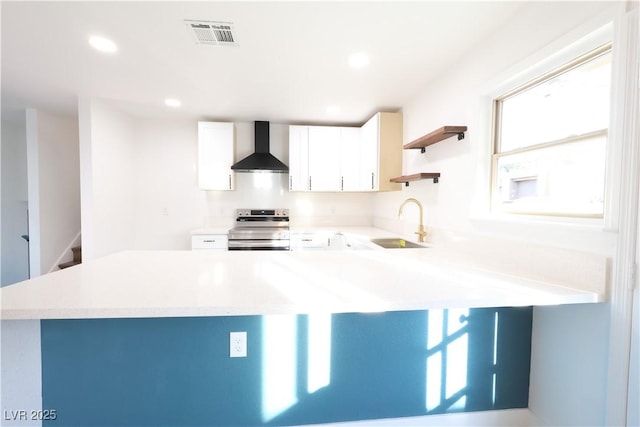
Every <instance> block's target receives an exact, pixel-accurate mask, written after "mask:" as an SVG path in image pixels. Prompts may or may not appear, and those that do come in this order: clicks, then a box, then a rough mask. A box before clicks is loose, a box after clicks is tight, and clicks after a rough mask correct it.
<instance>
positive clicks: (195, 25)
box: [184, 19, 238, 46]
mask: <svg viewBox="0 0 640 427" xmlns="http://www.w3.org/2000/svg"><path fill="white" fill-rule="evenodd" d="M184 22H185V24H187V27H188V28H190V29H191V31H192V33H193V35H194V37H195V40H196V43H198V44H210V45H215V46H238V42H237V39H236V35H235V33H234V28H233V22H216V21H190V20H188V19H185V21H184Z"/></svg>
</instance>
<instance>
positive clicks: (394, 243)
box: [371, 237, 426, 249]
mask: <svg viewBox="0 0 640 427" xmlns="http://www.w3.org/2000/svg"><path fill="white" fill-rule="evenodd" d="M371 242H372V243H375V244H376V245H378V246H382V247H383V248H385V249H416V248H422V249H426V246H424V245H420V244H418V243H414V242H410V241H409V240H405V239H401V238H400V237H390V238H383V239H371Z"/></svg>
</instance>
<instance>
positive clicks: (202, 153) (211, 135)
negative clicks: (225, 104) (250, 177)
mask: <svg viewBox="0 0 640 427" xmlns="http://www.w3.org/2000/svg"><path fill="white" fill-rule="evenodd" d="M233 142H234V127H233V123H219V122H198V186H199V187H200V189H201V190H233V188H234V179H233V178H234V174H233V171H232V170H231V165H232V164H233Z"/></svg>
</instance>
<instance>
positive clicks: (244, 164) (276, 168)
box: [231, 121, 289, 173]
mask: <svg viewBox="0 0 640 427" xmlns="http://www.w3.org/2000/svg"><path fill="white" fill-rule="evenodd" d="M254 137H255V138H254V146H255V152H254V153H253V154H251V155H249V156H247V157H245V158H244V159H242V160H240V161H239V162H237V163H235V164H234V165H232V166H231V169H233V170H235V171H236V172H281V173H284V172H288V171H289V167H288V166H287V165H285V164H284V163H282V162H281V161H280V160H278V159H277V158H276V157H275V156H274V155H273V154H271V153H270V152H269V122H261V121H257V122H254Z"/></svg>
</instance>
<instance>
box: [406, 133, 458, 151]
mask: <svg viewBox="0 0 640 427" xmlns="http://www.w3.org/2000/svg"><path fill="white" fill-rule="evenodd" d="M466 131H467V127H466V126H443V127H441V128H440V129H436V130H434V131H433V132H431V133H428V134H426V135H424V136H421V137H420V138H418V139H416V140H414V141H411V142H410V143H408V144H405V145H404V149H405V150H410V149H417V148H419V149H420V151H421V152H423V153H424V152H425V147H428V146H429V145H433V144H435V143H436V142H440V141H444V140H445V139H447V138H451V137H452V136H454V135H458V141H460V140H461V139H464V133H465V132H466Z"/></svg>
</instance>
